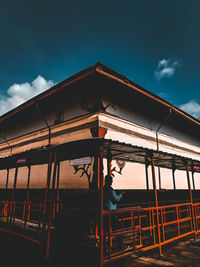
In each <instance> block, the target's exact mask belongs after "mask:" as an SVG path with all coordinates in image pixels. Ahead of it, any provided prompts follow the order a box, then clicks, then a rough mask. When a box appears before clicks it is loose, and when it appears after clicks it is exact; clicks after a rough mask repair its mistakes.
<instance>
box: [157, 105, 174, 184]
mask: <svg viewBox="0 0 200 267" xmlns="http://www.w3.org/2000/svg"><path fill="white" fill-rule="evenodd" d="M171 113H172V109H171V108H170V109H169V113H168V114H167V116H166V117H165V118H164V119H163V120H162V121H161V123H160V125H159V127H158V129H157V130H156V145H157V150H159V140H158V131H159V130H160V128H161V127H162V126H163V124H164V123H165V122H166V121H167V120H168V118H169V116H170V115H171ZM158 180H159V189H161V175H160V167H158Z"/></svg>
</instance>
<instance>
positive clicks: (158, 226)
mask: <svg viewBox="0 0 200 267" xmlns="http://www.w3.org/2000/svg"><path fill="white" fill-rule="evenodd" d="M151 162H152V165H151V166H152V178H153V186H154V195H155V204H156V215H157V228H158V229H157V230H158V245H159V253H160V255H162V247H161V237H160V221H159V210H158V196H157V189H156V176H155V164H154V158H153V157H152V159H151Z"/></svg>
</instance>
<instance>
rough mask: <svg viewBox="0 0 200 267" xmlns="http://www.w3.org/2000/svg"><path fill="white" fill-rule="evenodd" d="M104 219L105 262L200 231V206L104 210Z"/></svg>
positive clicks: (182, 205)
mask: <svg viewBox="0 0 200 267" xmlns="http://www.w3.org/2000/svg"><path fill="white" fill-rule="evenodd" d="M157 209H158V217H157ZM192 209H194V213H193V212H192ZM193 214H194V218H193ZM103 216H104V226H103V227H104V263H107V262H111V261H113V260H116V259H118V258H121V257H124V256H127V255H128V254H132V253H134V252H135V251H146V250H150V249H152V248H156V247H159V246H163V245H165V244H167V243H170V242H172V241H174V240H177V239H179V238H182V237H184V236H187V235H191V234H196V232H200V203H195V204H192V203H182V204H175V205H168V206H159V207H158V208H157V207H149V208H140V207H132V208H121V209H118V210H115V211H105V210H104V211H103ZM158 222H159V223H158ZM159 235H160V238H159Z"/></svg>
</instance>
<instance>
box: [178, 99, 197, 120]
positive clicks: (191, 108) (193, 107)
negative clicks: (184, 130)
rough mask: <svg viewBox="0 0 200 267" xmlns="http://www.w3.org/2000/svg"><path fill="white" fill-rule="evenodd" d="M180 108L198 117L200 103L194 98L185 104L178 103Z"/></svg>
mask: <svg viewBox="0 0 200 267" xmlns="http://www.w3.org/2000/svg"><path fill="white" fill-rule="evenodd" d="M179 108H180V109H182V110H184V111H185V112H187V113H189V114H190V115H192V116H193V117H195V118H197V119H200V104H199V103H197V102H196V100H191V101H189V102H187V103H185V104H182V105H180V107H179Z"/></svg>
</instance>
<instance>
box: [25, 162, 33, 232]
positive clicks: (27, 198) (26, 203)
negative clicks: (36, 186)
mask: <svg viewBox="0 0 200 267" xmlns="http://www.w3.org/2000/svg"><path fill="white" fill-rule="evenodd" d="M30 176H31V166H28V179H27V187H26V201H25V208H24V231H26V222H27V219H29V218H28V217H29V216H28V213H29V212H28V210H29V199H30V196H29V194H30V192H29V187H30Z"/></svg>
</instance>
